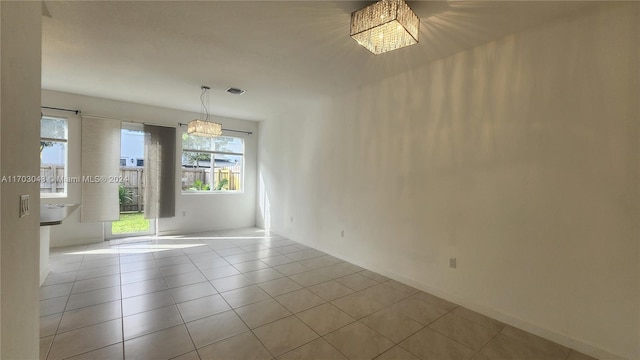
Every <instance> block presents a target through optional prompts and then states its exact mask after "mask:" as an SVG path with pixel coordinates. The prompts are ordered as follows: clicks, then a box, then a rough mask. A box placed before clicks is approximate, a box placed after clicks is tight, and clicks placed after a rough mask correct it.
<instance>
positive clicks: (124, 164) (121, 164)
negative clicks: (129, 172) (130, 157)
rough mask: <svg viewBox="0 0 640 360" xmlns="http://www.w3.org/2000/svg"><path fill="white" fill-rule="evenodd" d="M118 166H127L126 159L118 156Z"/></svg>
mask: <svg viewBox="0 0 640 360" xmlns="http://www.w3.org/2000/svg"><path fill="white" fill-rule="evenodd" d="M120 166H127V159H125V158H120Z"/></svg>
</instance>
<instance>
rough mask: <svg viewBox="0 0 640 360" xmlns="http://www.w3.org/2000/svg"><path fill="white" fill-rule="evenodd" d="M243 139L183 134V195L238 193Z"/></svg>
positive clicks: (241, 168)
mask: <svg viewBox="0 0 640 360" xmlns="http://www.w3.org/2000/svg"><path fill="white" fill-rule="evenodd" d="M243 171H244V139H242V138H238V137H231V136H218V137H214V138H209V137H201V136H194V135H189V134H187V133H184V134H183V135H182V191H183V192H222V191H224V192H241V191H242V180H243V178H242V176H243Z"/></svg>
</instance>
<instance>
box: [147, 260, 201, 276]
mask: <svg viewBox="0 0 640 360" xmlns="http://www.w3.org/2000/svg"><path fill="white" fill-rule="evenodd" d="M158 271H160V274H161V275H162V276H164V277H170V276H176V275H180V274H187V273H192V272H199V271H198V268H197V267H196V266H195V265H193V264H192V263H187V264H175V265H170V266H164V267H159V268H158ZM201 275H202V274H201Z"/></svg>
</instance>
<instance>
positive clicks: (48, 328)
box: [40, 313, 62, 337]
mask: <svg viewBox="0 0 640 360" xmlns="http://www.w3.org/2000/svg"><path fill="white" fill-rule="evenodd" d="M61 318H62V313H57V314H53V315H47V316H41V317H40V337H45V336H50V335H55V333H56V330H57V329H58V325H59V324H60V319H61Z"/></svg>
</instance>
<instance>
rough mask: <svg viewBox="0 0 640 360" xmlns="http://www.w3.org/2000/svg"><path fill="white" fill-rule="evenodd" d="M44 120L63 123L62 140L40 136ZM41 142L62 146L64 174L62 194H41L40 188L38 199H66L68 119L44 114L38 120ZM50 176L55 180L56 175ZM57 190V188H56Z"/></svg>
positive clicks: (43, 180) (42, 180)
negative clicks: (61, 121)
mask: <svg viewBox="0 0 640 360" xmlns="http://www.w3.org/2000/svg"><path fill="white" fill-rule="evenodd" d="M44 119H54V120H63V121H64V138H57V137H43V136H42V120H44ZM42 142H52V143H61V144H64V159H63V162H64V163H63V166H64V173H63V175H62V184H63V188H62V189H63V191H62V192H55V193H53V192H42V188H40V191H39V192H40V198H67V197H68V196H69V186H68V181H67V176H68V174H69V118H67V117H64V116H59V115H52V114H44V113H43V115H42V117H41V118H40V143H42ZM43 151H44V148H42V150H40V168H41V169H42V152H43ZM52 176H54V177H56V178H57V175H56V174H52ZM40 182H41V183H43V182H48V181H47V179H44V178H41V179H40ZM56 188H57V187H56Z"/></svg>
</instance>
